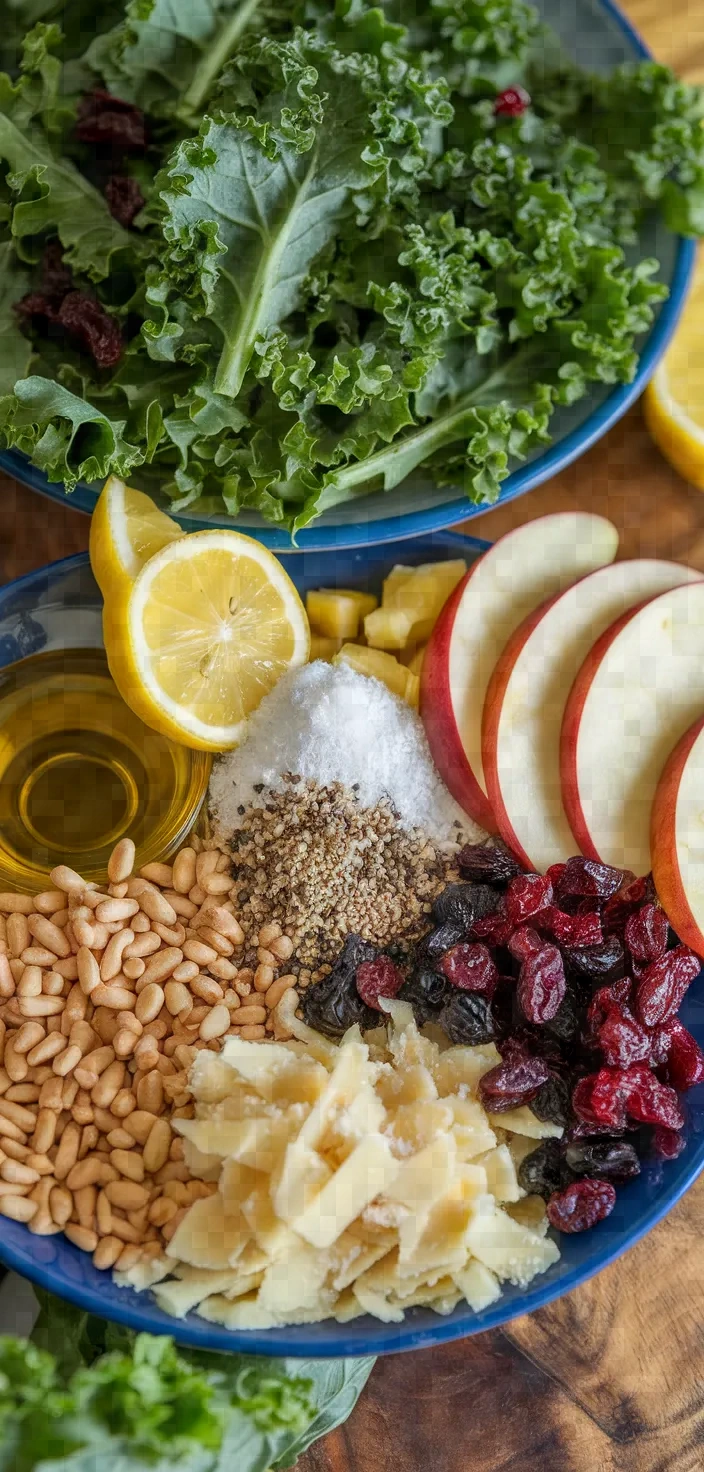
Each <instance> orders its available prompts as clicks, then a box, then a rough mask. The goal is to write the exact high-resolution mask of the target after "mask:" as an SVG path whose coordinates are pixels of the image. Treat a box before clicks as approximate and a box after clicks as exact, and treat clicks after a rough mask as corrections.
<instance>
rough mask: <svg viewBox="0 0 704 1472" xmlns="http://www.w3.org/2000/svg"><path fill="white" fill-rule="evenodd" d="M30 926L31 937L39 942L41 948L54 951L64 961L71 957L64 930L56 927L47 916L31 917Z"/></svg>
mask: <svg viewBox="0 0 704 1472" xmlns="http://www.w3.org/2000/svg"><path fill="white" fill-rule="evenodd" d="M28 926H29V933H30V935H33V936H34V939H35V940H38V941H39V944H40V946H46V949H47V950H48V951H52V952H53V954H54V955H55V956H61V957H62V958H63V959H64V960H65V959H66V957H67V956H70V954H71V947H70V945H69V943H68V941H67V939H66V936H65V934H64V932H63V930H60V929H59V927H58V925H54V923H53V921H52V920H49V919H48V918H47V916H46V915H30V917H29V921H28Z"/></svg>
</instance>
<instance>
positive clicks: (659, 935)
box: [625, 905, 668, 961]
mask: <svg viewBox="0 0 704 1472" xmlns="http://www.w3.org/2000/svg"><path fill="white" fill-rule="evenodd" d="M667 932H668V924H667V916H666V915H665V914H664V912H663V911H662V910H661V909H660V907H659V906H658V905H642V906H641V908H640V910H636V912H635V914H634V915H630V916H629V918H628V920H627V921H626V933H625V934H626V945H627V946H628V949H629V951H630V953H631V955H632V956H633V957H634V959H635V960H636V961H657V958H658V956H662V955H664V953H665V951H666V950H667Z"/></svg>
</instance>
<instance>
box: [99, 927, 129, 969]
mask: <svg viewBox="0 0 704 1472" xmlns="http://www.w3.org/2000/svg"><path fill="white" fill-rule="evenodd" d="M133 940H134V931H133V930H130V929H129V926H127V927H126V928H125V929H124V930H119V931H118V932H117V934H116V935H113V936H111V937H110V940H109V941H108V943H107V945H106V947H105V950H104V952H103V956H102V960H101V962H100V979H101V981H112V980H113V977H115V976H119V974H120V971H121V970H122V954H123V951H125V950H126V949H127V946H131V944H132V942H133Z"/></svg>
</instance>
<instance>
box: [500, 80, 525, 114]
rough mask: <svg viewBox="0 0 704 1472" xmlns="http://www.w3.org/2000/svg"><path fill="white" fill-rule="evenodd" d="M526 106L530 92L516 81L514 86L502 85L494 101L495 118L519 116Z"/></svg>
mask: <svg viewBox="0 0 704 1472" xmlns="http://www.w3.org/2000/svg"><path fill="white" fill-rule="evenodd" d="M527 107H530V93H528V92H526V89H525V87H519V86H518V84H517V83H516V85H515V86H514V87H504V90H503V92H499V95H498V97H496V98H495V101H494V112H495V114H496V116H497V118H520V117H522V115H523V113H524V112H525V110H526V108H527Z"/></svg>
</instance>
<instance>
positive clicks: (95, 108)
mask: <svg viewBox="0 0 704 1472" xmlns="http://www.w3.org/2000/svg"><path fill="white" fill-rule="evenodd" d="M76 137H77V139H78V141H79V143H96V144H102V145H104V146H107V147H109V148H111V149H113V150H115V151H120V152H124V153H128V152H129V153H143V152H144V150H145V148H146V146H147V131H146V125H145V121H144V113H143V112H140V109H139V108H138V107H134V106H133V104H132V103H131V102H123V101H122V100H121V98H119V97H113V96H112V95H111V93H110V92H105V91H103V90H102V88H100V87H96V88H95V90H94V91H93V92H89V93H88V94H87V95H86V96H85V97H82V98H81V101H80V103H79V105H78V120H77V122H76Z"/></svg>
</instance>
